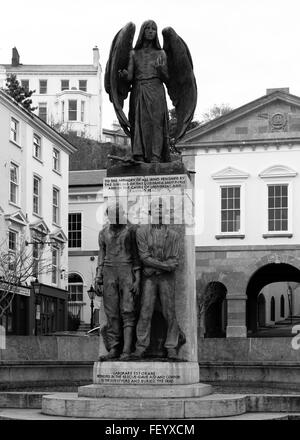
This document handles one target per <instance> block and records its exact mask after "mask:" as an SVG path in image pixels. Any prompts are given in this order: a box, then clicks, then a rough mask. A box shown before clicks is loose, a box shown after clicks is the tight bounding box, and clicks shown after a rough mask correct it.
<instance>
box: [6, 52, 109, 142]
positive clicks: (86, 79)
mask: <svg viewBox="0 0 300 440" xmlns="http://www.w3.org/2000/svg"><path fill="white" fill-rule="evenodd" d="M99 59H100V58H99V49H98V48H97V47H94V48H93V63H92V64H88V65H60V64H59V65H54V64H53V65H52V64H49V65H38V64H34V65H31V64H21V63H20V56H19V53H18V51H17V49H16V48H13V52H12V62H11V64H2V65H0V87H4V86H5V80H6V76H7V75H9V74H15V75H16V76H17V79H18V80H19V81H20V83H21V84H22V85H23V86H24V87H26V88H28V89H29V90H35V93H34V94H33V95H32V101H33V106H36V107H37V110H36V111H35V112H36V113H37V114H38V116H39V117H40V118H41V119H43V120H44V121H46V122H47V123H48V124H50V125H51V126H54V127H58V128H60V129H61V130H67V131H70V130H71V131H75V132H77V134H78V135H80V136H81V135H84V136H85V137H88V138H91V139H95V140H97V141H100V140H101V138H102V70H101V65H100V62H99Z"/></svg>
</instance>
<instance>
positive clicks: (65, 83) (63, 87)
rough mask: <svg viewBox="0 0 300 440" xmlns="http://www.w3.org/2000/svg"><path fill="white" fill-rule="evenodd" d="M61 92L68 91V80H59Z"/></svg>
mask: <svg viewBox="0 0 300 440" xmlns="http://www.w3.org/2000/svg"><path fill="white" fill-rule="evenodd" d="M61 90H69V80H68V79H62V80H61Z"/></svg>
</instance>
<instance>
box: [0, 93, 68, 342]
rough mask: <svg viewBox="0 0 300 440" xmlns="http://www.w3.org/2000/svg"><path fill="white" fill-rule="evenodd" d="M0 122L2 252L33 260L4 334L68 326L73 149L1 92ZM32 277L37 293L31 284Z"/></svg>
mask: <svg viewBox="0 0 300 440" xmlns="http://www.w3.org/2000/svg"><path fill="white" fill-rule="evenodd" d="M0 127H1V130H0V141H1V143H0V145H1V148H0V167H1V172H0V207H1V209H0V246H1V249H0V253H2V255H3V253H5V252H6V250H8V252H9V253H10V254H11V255H12V256H15V255H20V254H21V252H22V253H24V255H26V258H27V257H28V256H29V255H30V258H32V261H33V262H34V266H31V269H32V270H30V271H29V272H28V274H29V276H28V277H27V278H26V276H25V278H24V280H25V279H26V281H25V282H24V285H22V286H20V288H18V290H17V294H16V295H15V297H14V300H13V302H12V304H11V307H10V309H8V310H7V312H6V314H5V315H4V316H3V317H2V319H1V322H2V325H3V326H4V327H5V328H6V331H7V333H15V334H29V335H32V334H40V333H48V332H51V331H55V330H66V322H67V292H66V290H67V283H68V280H67V271H68V246H67V234H68V232H67V231H68V212H67V209H64V208H65V207H67V205H68V180H69V179H68V168H69V155H70V154H72V153H73V152H75V148H74V147H73V146H72V145H71V144H70V143H68V142H67V141H66V140H65V139H64V138H63V137H62V136H61V135H59V134H58V133H57V132H56V131H55V130H53V129H52V128H51V127H50V126H49V125H47V124H46V123H45V122H44V121H42V120H41V119H40V118H38V117H37V116H35V115H34V114H32V113H30V112H28V111H26V110H25V109H24V108H23V107H22V106H21V105H19V104H17V103H16V102H15V101H14V100H13V99H11V98H10V97H9V96H8V95H7V94H5V93H4V92H2V91H0ZM0 258H1V255H0ZM41 266H42V267H41ZM35 279H37V280H38V284H39V292H38V295H37V296H35V295H34V292H33V289H32V287H31V284H30V283H31V281H34V280H35ZM4 280H5V277H4ZM0 300H1V296H0Z"/></svg>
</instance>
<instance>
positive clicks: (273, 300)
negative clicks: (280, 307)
mask: <svg viewBox="0 0 300 440" xmlns="http://www.w3.org/2000/svg"><path fill="white" fill-rule="evenodd" d="M270 311H271V314H270V320H271V321H275V298H274V296H272V298H271V309H270Z"/></svg>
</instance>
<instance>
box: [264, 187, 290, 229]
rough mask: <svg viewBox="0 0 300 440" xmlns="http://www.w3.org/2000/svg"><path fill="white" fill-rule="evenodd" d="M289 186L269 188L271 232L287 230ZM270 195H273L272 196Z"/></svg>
mask: <svg viewBox="0 0 300 440" xmlns="http://www.w3.org/2000/svg"><path fill="white" fill-rule="evenodd" d="M287 187H288V185H270V186H269V202H268V203H269V209H268V215H269V223H268V224H269V231H283V230H287V225H288V209H287V208H288V191H287V190H288V188H287ZM270 194H273V195H272V196H271V195H270Z"/></svg>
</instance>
